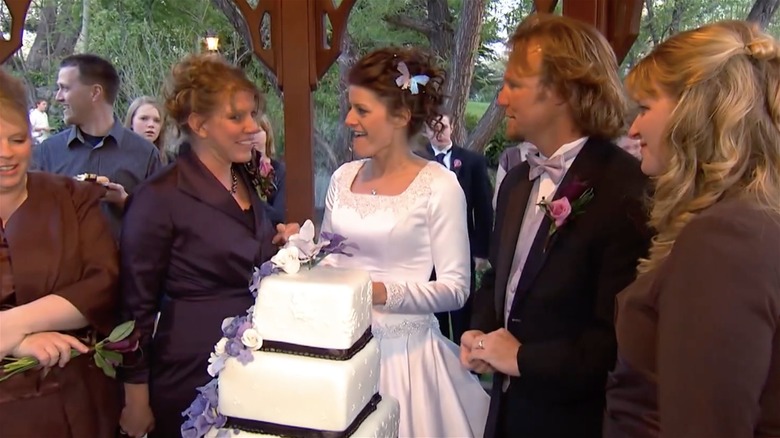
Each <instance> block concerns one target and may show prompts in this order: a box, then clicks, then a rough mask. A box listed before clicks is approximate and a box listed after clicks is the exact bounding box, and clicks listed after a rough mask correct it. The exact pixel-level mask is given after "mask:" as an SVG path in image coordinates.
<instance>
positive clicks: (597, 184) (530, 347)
mask: <svg viewBox="0 0 780 438" xmlns="http://www.w3.org/2000/svg"><path fill="white" fill-rule="evenodd" d="M510 47H511V53H510V56H509V62H508V64H507V70H506V73H505V75H504V86H503V88H502V89H501V92H500V93H499V96H498V102H499V104H500V105H502V106H503V107H505V108H506V117H507V136H508V137H510V138H516V139H519V138H525V139H526V140H527V141H528V142H530V143H532V144H533V145H534V146H535V147H536V150H532V151H531V152H529V154H528V157H527V161H526V162H524V163H522V164H520V165H518V166H516V167H514V168H513V169H511V170H510V171H509V172H508V173H507V175H506V177H505V179H504V182H503V183H502V184H501V187H500V189H499V193H498V202H497V208H496V225H495V229H494V231H493V235H492V239H491V247H490V263H491V264H492V266H493V268H491V269H490V270H489V271H488V272H487V273H486V274H485V276H484V277H483V282H482V286H481V288H480V289H479V291H477V293H476V295H475V297H474V304H473V307H474V315H473V318H472V327H473V328H474V330H470V331H468V332H466V333H465V334H464V335H463V337H462V339H461V361H462V362H463V364H464V365H465V366H467V367H468V368H470V369H472V370H474V371H477V372H480V373H484V372H494V382H493V389H492V393H491V406H490V414H489V416H488V422H487V427H486V430H485V437H488V438H492V437H515V436H517V437H534V438H544V437H577V438H589V437H592V438H600V437H601V424H602V415H603V410H604V404H605V401H604V398H605V385H606V377H607V373H608V371H609V370H611V369H612V368H613V366H614V364H615V359H616V340H615V331H614V326H613V318H614V311H615V304H614V303H615V296H616V294H617V293H618V292H620V291H621V290H622V289H623V288H624V287H625V286H627V285H628V284H629V283H631V282H632V280H633V279H634V277H635V269H636V265H637V260H638V259H639V257H642V256H643V255H644V254H645V253H646V251H647V247H648V244H649V232H648V230H647V228H646V226H645V223H646V220H647V218H646V215H645V212H644V209H643V206H642V204H643V202H642V201H643V197H644V195H645V193H646V190H647V187H648V181H647V179H646V178H645V176H644V175H643V174H642V172H641V171H640V169H639V162H637V160H636V159H634V158H632V157H631V156H630V155H629V154H628V153H626V152H624V151H623V150H621V149H620V148H619V147H617V146H616V145H615V144H614V143H613V142H612V141H611V140H609V139H612V138H617V137H618V136H619V134H620V132H621V130H622V129H623V124H624V119H623V117H624V113H625V108H626V102H625V98H624V96H623V92H622V88H621V84H620V80H619V78H618V74H617V67H618V66H617V62H616V60H615V55H614V53H613V52H612V49H611V48H610V46H609V44H608V43H607V41H606V40H605V39H604V37H603V36H602V35H601V34H600V33H599V32H598V31H597V30H596V29H595V28H593V27H592V26H590V25H587V24H585V23H582V22H579V21H575V20H573V19H570V18H566V17H562V16H553V15H532V16H530V17H529V18H527V19H526V20H525V21H524V22H523V23H522V24H520V26H519V27H518V29H517V30H516V31H515V33H514V35H513V36H512V38H511V40H510ZM540 204H541V205H540ZM553 218H555V219H557V220H553Z"/></svg>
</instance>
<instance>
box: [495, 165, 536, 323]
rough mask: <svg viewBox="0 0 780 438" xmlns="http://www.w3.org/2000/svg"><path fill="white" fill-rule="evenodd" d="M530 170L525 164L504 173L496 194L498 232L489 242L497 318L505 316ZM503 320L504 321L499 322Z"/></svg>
mask: <svg viewBox="0 0 780 438" xmlns="http://www.w3.org/2000/svg"><path fill="white" fill-rule="evenodd" d="M529 169H530V167H529V166H528V163H526V162H524V163H522V164H521V165H519V166H517V167H514V168H513V169H511V170H510V171H509V173H507V175H506V177H505V178H504V182H502V183H501V188H500V190H499V194H498V202H497V208H496V210H497V211H496V218H497V222H496V229H497V230H500V234H496V233H494V235H498V236H499V239H500V240H499V241H498V242H492V247H493V248H497V253H496V254H494V255H493V257H494V260H495V261H496V287H495V291H496V293H495V297H496V302H495V305H496V314H497V315H503V314H504V300H505V299H506V286H507V283H508V282H509V274H510V270H511V269H512V259H513V258H514V256H515V247H516V246H517V239H518V238H519V237H520V227H521V226H522V224H523V217H524V216H525V210H526V207H527V206H528V198H529V196H530V195H531V189H532V188H533V181H530V180H529V179H528V172H529ZM502 320H503V318H502Z"/></svg>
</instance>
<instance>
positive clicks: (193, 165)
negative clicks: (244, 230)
mask: <svg viewBox="0 0 780 438" xmlns="http://www.w3.org/2000/svg"><path fill="white" fill-rule="evenodd" d="M177 165H178V167H179V174H178V182H177V184H178V187H179V189H180V190H181V191H183V192H184V193H187V194H188V195H190V196H192V197H193V198H195V199H197V200H199V201H201V202H203V203H204V204H207V205H209V206H211V207H213V208H215V209H217V210H219V211H221V212H222V213H224V214H226V215H228V216H230V217H232V218H233V219H235V220H237V221H239V222H240V223H242V224H245V222H244V217H243V215H244V214H245V213H244V212H242V211H241V208H240V207H239V206H238V204H237V203H236V201H235V199H233V197H232V196H231V195H230V192H228V191H227V190H225V188H224V187H223V186H222V184H220V182H219V180H218V179H217V178H216V177H215V176H214V175H213V174H212V173H211V172H210V171H209V170H208V169H207V168H206V166H204V165H203V163H201V162H200V160H199V159H198V157H197V156H196V155H195V153H194V152H192V151H191V150H187V151H185V152H184V153H183V154H181V155H180V156H179V159H178V160H177ZM248 187H249V188H250V190H251V185H250V186H248ZM253 207H254V204H253ZM257 210H261V211H262V209H256V210H255V216H257ZM261 214H262V213H261Z"/></svg>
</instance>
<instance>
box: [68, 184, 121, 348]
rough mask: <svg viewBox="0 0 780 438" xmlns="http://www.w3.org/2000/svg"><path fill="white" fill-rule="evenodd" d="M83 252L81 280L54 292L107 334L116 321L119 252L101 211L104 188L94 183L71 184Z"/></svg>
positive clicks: (80, 245) (77, 229)
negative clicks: (101, 188)
mask: <svg viewBox="0 0 780 438" xmlns="http://www.w3.org/2000/svg"><path fill="white" fill-rule="evenodd" d="M71 187H72V199H73V206H74V208H75V210H76V220H77V224H76V229H75V230H73V232H77V233H78V245H79V252H80V254H81V277H80V279H79V281H77V282H75V283H71V284H69V285H67V286H65V287H62V288H60V289H57V290H55V291H53V293H54V294H55V295H59V296H61V297H63V298H65V299H66V300H68V301H69V302H70V303H71V304H73V305H74V306H75V307H76V308H77V309H79V311H80V312H81V313H82V314H83V315H84V317H85V318H86V319H87V321H89V324H90V326H92V327H94V328H96V329H97V330H98V332H100V333H101V334H103V335H107V334H108V333H109V332H111V330H112V329H113V328H114V326H115V325H116V324H117V322H118V321H117V316H118V313H117V312H118V305H119V289H118V284H119V283H118V282H119V255H118V253H117V248H116V241H115V240H114V237H113V235H112V234H111V231H110V229H109V227H108V224H107V223H106V219H105V218H104V216H103V213H102V212H101V211H100V198H101V197H102V196H103V193H104V192H105V190H100V187H98V186H94V185H92V184H91V183H75V182H74V183H73V184H72V186H71Z"/></svg>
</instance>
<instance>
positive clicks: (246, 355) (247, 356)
mask: <svg viewBox="0 0 780 438" xmlns="http://www.w3.org/2000/svg"><path fill="white" fill-rule="evenodd" d="M253 359H254V356H252V352H251V351H249V349H248V348H244V349H242V350H241V352H240V353H239V354H238V361H239V362H241V365H246V364H248V363H249V362H252V360H253Z"/></svg>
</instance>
